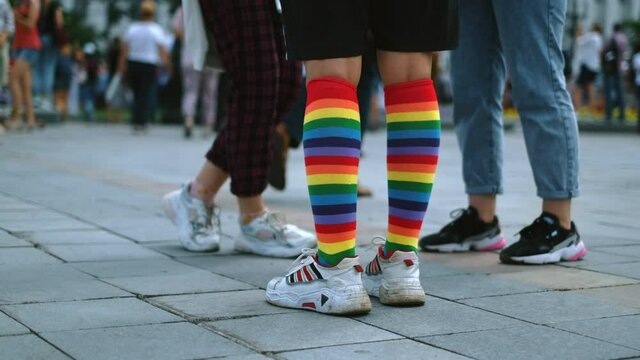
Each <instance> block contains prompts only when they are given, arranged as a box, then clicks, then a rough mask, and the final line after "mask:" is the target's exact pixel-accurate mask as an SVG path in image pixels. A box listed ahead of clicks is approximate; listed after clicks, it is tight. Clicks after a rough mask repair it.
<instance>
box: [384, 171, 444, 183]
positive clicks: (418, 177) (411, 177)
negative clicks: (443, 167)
mask: <svg viewBox="0 0 640 360" xmlns="http://www.w3.org/2000/svg"><path fill="white" fill-rule="evenodd" d="M435 177H436V174H430V173H417V172H400V171H389V173H388V179H389V180H393V181H411V182H419V183H426V184H430V183H433V181H434V179H435Z"/></svg>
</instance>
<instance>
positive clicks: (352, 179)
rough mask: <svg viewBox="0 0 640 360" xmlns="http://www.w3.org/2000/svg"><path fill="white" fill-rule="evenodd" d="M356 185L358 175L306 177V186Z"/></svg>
mask: <svg viewBox="0 0 640 360" xmlns="http://www.w3.org/2000/svg"><path fill="white" fill-rule="evenodd" d="M357 183H358V175H349V174H317V175H307V184H308V185H325V184H357Z"/></svg>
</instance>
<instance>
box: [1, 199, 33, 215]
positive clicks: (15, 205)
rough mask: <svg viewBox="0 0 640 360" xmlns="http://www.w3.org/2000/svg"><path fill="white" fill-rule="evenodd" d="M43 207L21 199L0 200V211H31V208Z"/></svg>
mask: <svg viewBox="0 0 640 360" xmlns="http://www.w3.org/2000/svg"><path fill="white" fill-rule="evenodd" d="M43 209H44V208H41V207H38V206H35V205H31V204H28V203H25V202H22V201H15V200H9V201H0V211H3V212H5V211H7V212H14V211H15V210H22V211H31V210H43Z"/></svg>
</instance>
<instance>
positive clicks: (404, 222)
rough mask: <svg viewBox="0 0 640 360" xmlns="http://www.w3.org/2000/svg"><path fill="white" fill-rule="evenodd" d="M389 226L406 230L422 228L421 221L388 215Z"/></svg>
mask: <svg viewBox="0 0 640 360" xmlns="http://www.w3.org/2000/svg"><path fill="white" fill-rule="evenodd" d="M389 224H390V225H396V226H400V227H403V228H407V229H420V228H421V227H422V221H418V220H409V219H403V218H400V217H397V216H391V215H389Z"/></svg>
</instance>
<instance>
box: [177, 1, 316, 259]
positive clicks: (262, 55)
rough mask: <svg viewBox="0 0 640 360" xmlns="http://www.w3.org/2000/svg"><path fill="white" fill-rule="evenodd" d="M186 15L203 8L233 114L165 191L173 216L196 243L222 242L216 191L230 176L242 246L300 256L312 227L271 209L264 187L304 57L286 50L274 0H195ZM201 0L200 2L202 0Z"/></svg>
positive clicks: (193, 246)
mask: <svg viewBox="0 0 640 360" xmlns="http://www.w3.org/2000/svg"><path fill="white" fill-rule="evenodd" d="M190 5H192V6H194V7H195V9H192V8H186V7H185V8H184V11H185V15H190V14H192V13H191V12H190V11H196V12H197V11H198V10H199V9H201V12H202V15H203V16H202V18H203V19H204V25H205V27H206V31H209V32H210V33H211V34H212V35H213V39H215V45H216V46H215V47H214V49H215V50H216V51H217V54H218V55H219V57H220V59H221V61H222V65H223V66H224V69H225V71H226V73H227V74H228V76H229V79H230V81H229V94H228V95H229V96H228V98H227V102H228V109H229V112H228V119H227V123H226V125H225V126H224V127H223V128H222V129H221V130H220V131H219V132H218V136H217V137H216V139H215V141H214V143H213V145H212V147H211V149H210V150H209V151H208V152H207V154H206V160H205V162H204V164H203V165H202V168H201V170H200V172H199V173H198V175H197V176H196V178H195V179H193V181H191V182H189V183H188V184H186V185H184V186H183V187H182V188H181V189H177V190H175V191H173V192H171V193H169V194H167V195H165V197H164V210H165V213H166V215H167V217H168V218H169V219H170V220H171V221H172V222H173V223H174V224H175V225H176V227H177V228H178V231H179V237H180V242H181V243H182V246H183V247H184V248H185V249H187V250H190V251H216V250H218V249H219V247H220V219H219V212H218V211H217V208H216V207H215V205H214V203H215V199H216V197H217V196H218V195H219V192H220V190H221V188H222V186H223V185H224V183H225V182H226V181H227V180H229V179H230V180H231V193H232V194H233V195H235V196H236V198H237V201H238V207H239V208H240V216H239V219H238V223H239V224H238V225H239V226H240V234H239V235H238V237H237V238H236V240H235V248H236V249H237V250H238V251H242V252H249V253H255V254H258V255H262V256H273V257H293V256H297V255H299V254H300V251H301V250H302V249H303V248H309V247H313V246H315V243H316V239H315V237H314V236H313V234H311V233H309V232H307V231H304V230H302V229H300V228H298V227H297V226H294V225H291V224H287V223H286V220H285V219H284V216H282V215H281V214H278V213H274V212H272V211H269V210H268V209H267V207H266V206H265V204H264V201H263V197H262V193H263V192H264V191H265V189H266V187H267V172H268V169H269V167H270V165H271V164H270V163H271V160H272V152H271V151H272V141H273V133H274V131H275V127H276V126H277V124H278V123H279V122H280V121H281V120H282V118H283V116H284V114H285V113H286V112H287V111H288V109H289V107H290V106H291V103H292V102H293V99H294V97H295V94H296V90H297V89H298V87H299V85H300V74H301V68H300V64H299V63H296V62H293V61H289V60H287V59H286V58H285V52H284V38H283V34H282V23H281V22H280V16H279V14H278V13H277V11H276V4H275V2H274V1H272V0H234V1H219V2H212V1H207V0H201V1H199V2H196V1H194V2H193V3H191V4H190ZM198 5H199V6H198Z"/></svg>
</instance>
